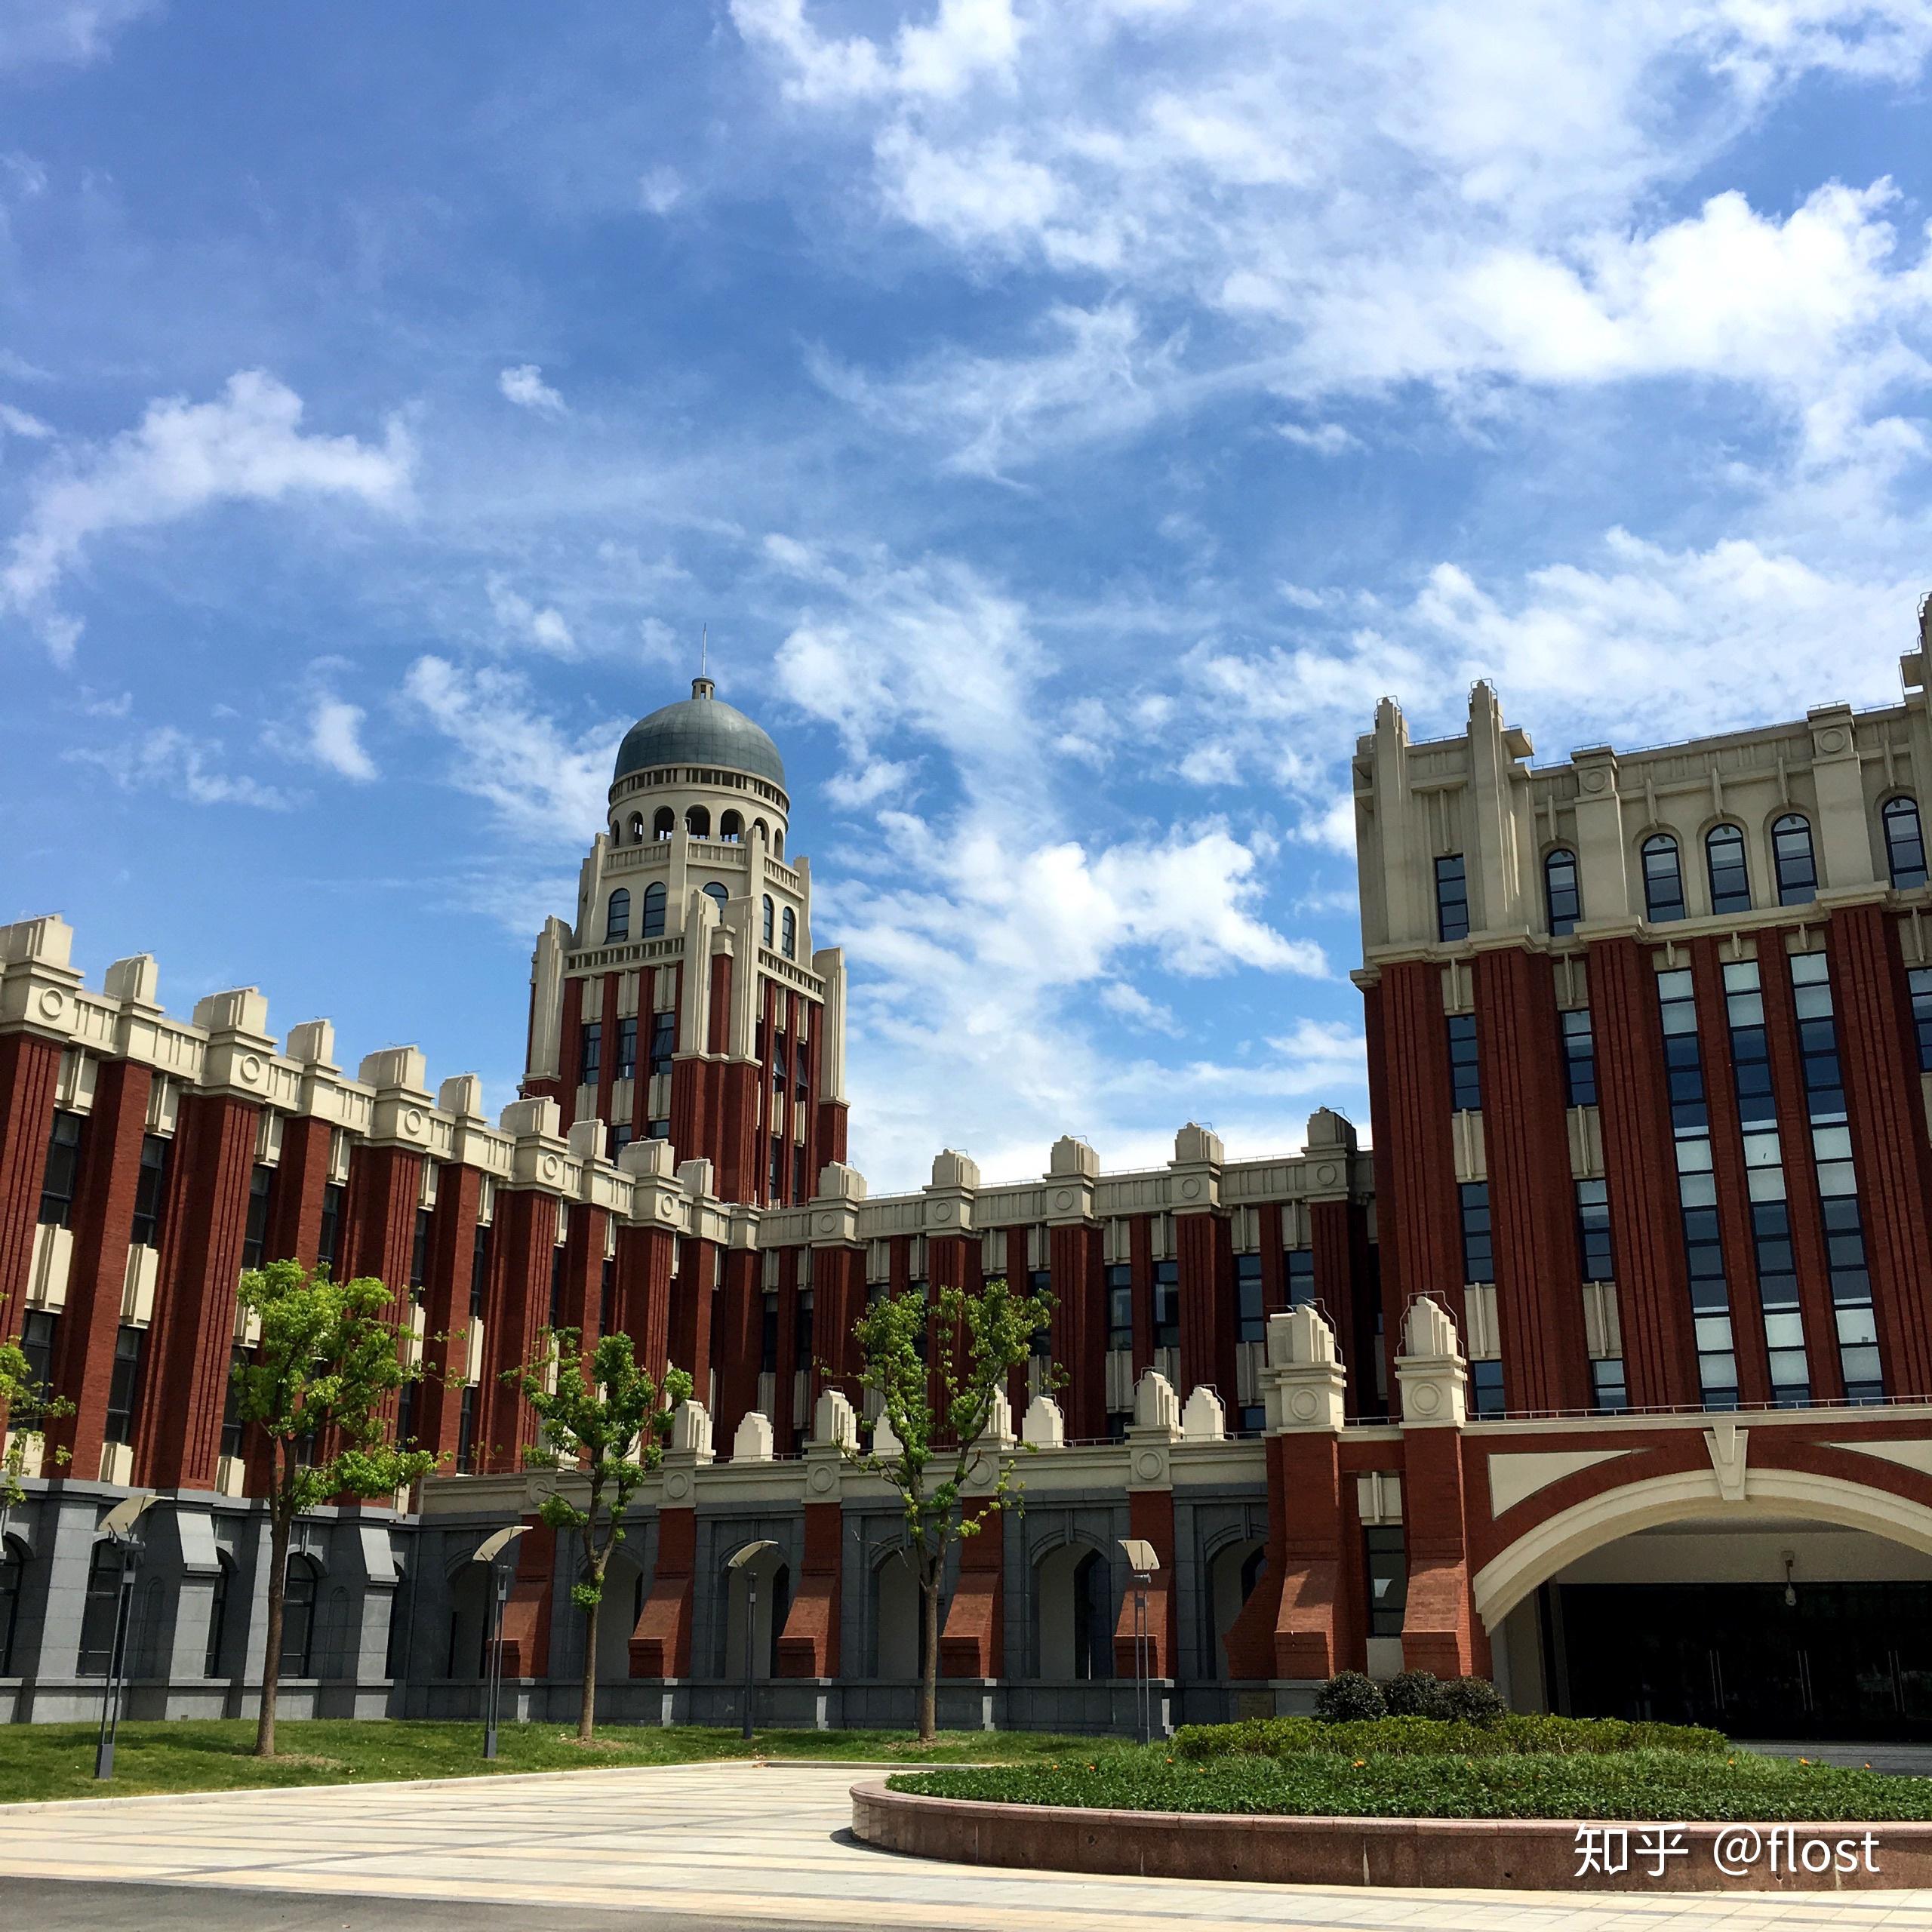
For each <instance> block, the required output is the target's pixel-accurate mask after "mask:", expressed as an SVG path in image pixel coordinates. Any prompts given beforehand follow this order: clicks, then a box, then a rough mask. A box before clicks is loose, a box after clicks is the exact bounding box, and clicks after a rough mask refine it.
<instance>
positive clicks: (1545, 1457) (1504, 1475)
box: [1489, 1449, 1631, 1517]
mask: <svg viewBox="0 0 1932 1932" xmlns="http://www.w3.org/2000/svg"><path fill="white" fill-rule="evenodd" d="M1630 1453H1631V1452H1630V1451H1629V1450H1628V1449H1554V1450H1544V1451H1536V1450H1534V1449H1526V1450H1516V1451H1510V1452H1508V1453H1506V1454H1503V1455H1500V1456H1492V1457H1490V1459H1489V1513H1490V1515H1491V1516H1493V1517H1494V1516H1500V1515H1503V1513H1504V1512H1505V1511H1506V1510H1510V1509H1515V1506H1516V1505H1517V1504H1518V1503H1521V1501H1522V1500H1524V1498H1525V1497H1531V1496H1534V1495H1535V1494H1537V1491H1539V1490H1544V1489H1547V1488H1548V1487H1549V1486H1550V1484H1552V1483H1555V1482H1561V1481H1562V1480H1563V1478H1564V1477H1565V1476H1572V1475H1575V1474H1576V1473H1577V1471H1578V1470H1579V1469H1595V1467H1596V1466H1597V1465H1598V1463H1614V1461H1616V1460H1617V1457H1620V1456H1627V1455H1629V1454H1630Z"/></svg>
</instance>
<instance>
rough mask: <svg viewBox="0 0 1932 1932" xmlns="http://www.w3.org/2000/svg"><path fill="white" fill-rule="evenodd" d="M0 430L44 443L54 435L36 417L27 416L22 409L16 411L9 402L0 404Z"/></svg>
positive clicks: (48, 427)
mask: <svg viewBox="0 0 1932 1932" xmlns="http://www.w3.org/2000/svg"><path fill="white" fill-rule="evenodd" d="M0 429H5V431H6V432H7V433H8V435H11V436H25V437H27V438H29V439H30V440H32V441H35V442H44V441H46V439H47V438H48V437H49V436H51V435H53V433H54V432H53V429H51V427H50V426H48V424H47V423H43V422H42V420H40V418H39V417H38V416H29V414H27V412H26V411H25V410H24V409H16V408H14V405H12V404H11V402H0Z"/></svg>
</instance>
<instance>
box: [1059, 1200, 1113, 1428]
mask: <svg viewBox="0 0 1932 1932" xmlns="http://www.w3.org/2000/svg"><path fill="white" fill-rule="evenodd" d="M1102 1254H1103V1249H1102V1243H1101V1235H1100V1229H1098V1228H1095V1227H1088V1226H1085V1225H1084V1223H1080V1222H1077V1221H1076V1222H1072V1223H1067V1224H1066V1225H1063V1226H1058V1227H1054V1228H1050V1229H1048V1232H1047V1259H1048V1267H1049V1269H1050V1270H1051V1273H1052V1275H1053V1278H1054V1298H1055V1300H1057V1303H1059V1306H1057V1308H1056V1309H1054V1361H1055V1362H1056V1363H1057V1364H1059V1366H1060V1367H1062V1368H1063V1369H1065V1370H1066V1386H1065V1387H1064V1388H1063V1389H1061V1390H1060V1392H1059V1393H1058V1395H1057V1396H1056V1398H1055V1399H1056V1400H1057V1401H1059V1402H1060V1403H1061V1404H1063V1406H1064V1408H1065V1411H1066V1433H1067V1436H1068V1438H1069V1440H1070V1441H1076V1442H1078V1441H1086V1440H1088V1439H1091V1438H1094V1437H1097V1436H1102V1435H1106V1432H1107V1386H1106V1353H1107V1308H1106V1275H1105V1273H1104V1272H1103V1266H1104V1264H1103V1260H1102Z"/></svg>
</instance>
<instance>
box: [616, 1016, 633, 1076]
mask: <svg viewBox="0 0 1932 1932" xmlns="http://www.w3.org/2000/svg"><path fill="white" fill-rule="evenodd" d="M614 1072H615V1076H616V1078H618V1079H620V1080H631V1079H634V1078H635V1077H636V1075H637V1015H636V1014H635V1013H631V1014H626V1015H625V1016H624V1017H623V1018H622V1019H620V1020H619V1021H618V1022H617V1066H616V1068H615V1069H614Z"/></svg>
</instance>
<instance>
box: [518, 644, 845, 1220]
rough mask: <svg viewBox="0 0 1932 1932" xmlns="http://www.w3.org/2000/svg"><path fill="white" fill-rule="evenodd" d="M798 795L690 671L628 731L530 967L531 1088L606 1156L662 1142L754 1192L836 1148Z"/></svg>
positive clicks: (840, 1001)
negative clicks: (571, 904) (795, 828)
mask: <svg viewBox="0 0 1932 1932" xmlns="http://www.w3.org/2000/svg"><path fill="white" fill-rule="evenodd" d="M791 808H792V801H791V798H790V796H789V794H788V793H787V792H786V788H785V761H784V759H783V758H782V757H781V756H780V753H779V750H778V747H777V745H775V744H774V743H773V742H772V740H771V737H770V735H769V734H768V733H767V732H766V731H764V729H763V728H762V727H761V726H760V725H758V724H756V723H755V722H754V721H752V719H751V718H748V717H746V715H745V714H744V713H743V712H742V711H740V710H739V709H737V707H736V706H733V705H730V704H728V703H725V702H724V700H723V699H721V698H720V697H718V694H717V688H716V686H715V685H714V684H713V683H712V681H711V679H710V678H704V677H700V678H694V679H693V681H692V683H691V696H690V697H688V698H685V699H681V700H678V702H677V703H672V704H667V705H665V706H663V707H662V708H661V709H658V710H657V711H654V712H651V714H650V715H649V716H648V717H645V718H640V719H639V720H638V722H637V723H636V724H633V725H632V727H631V728H630V730H629V731H628V732H626V734H625V735H624V740H623V743H622V745H621V746H620V747H619V748H618V751H617V761H616V764H615V765H614V768H613V771H612V773H611V789H610V794H609V817H608V825H607V828H606V829H605V830H604V831H602V832H598V835H597V836H596V838H595V840H594V841H592V846H591V849H590V851H589V854H587V855H586V858H585V860H584V862H583V871H582V873H581V875H580V880H579V884H578V890H577V917H576V919H575V921H574V922H573V923H570V924H566V923H565V921H562V920H561V919H552V920H550V921H549V922H548V923H547V924H546V926H545V928H544V930H543V934H542V935H541V937H540V938H539V939H538V941H537V952H536V956H535V958H534V961H533V965H532V971H531V1035H530V1055H529V1060H528V1066H527V1067H526V1069H525V1078H524V1082H523V1092H524V1094H525V1097H526V1098H535V1097H540V1096H546V1095H547V1096H549V1097H553V1098H555V1100H556V1101H557V1102H558V1106H559V1107H560V1108H561V1110H562V1114H563V1124H564V1125H565V1128H571V1127H572V1126H574V1125H575V1124H577V1123H579V1122H581V1121H592V1120H594V1121H598V1123H600V1124H601V1133H600V1134H599V1136H598V1144H599V1150H600V1151H601V1152H603V1153H604V1154H605V1155H606V1157H607V1158H611V1159H616V1158H617V1157H618V1155H620V1153H621V1152H623V1149H625V1148H626V1146H629V1145H631V1144H632V1143H641V1142H647V1141H668V1142H669V1143H670V1146H671V1148H672V1150H673V1151H672V1157H671V1158H672V1160H673V1161H675V1162H677V1163H681V1162H683V1161H688V1160H694V1159H706V1160H709V1161H710V1162H711V1163H712V1187H713V1189H714V1190H715V1192H717V1193H718V1195H721V1196H722V1197H723V1198H724V1199H726V1200H728V1201H749V1202H752V1203H755V1204H758V1205H761V1206H772V1205H789V1204H793V1203H795V1202H798V1201H804V1200H806V1199H808V1198H810V1197H811V1195H812V1194H813V1193H814V1192H816V1191H817V1181H818V1176H819V1174H820V1170H821V1169H822V1168H823V1167H824V1166H825V1165H826V1164H827V1163H828V1162H829V1161H842V1160H843V1159H844V1156H845V1101H844V989H845V977H844V961H843V959H842V957H841V955H840V954H839V952H838V951H837V950H836V949H828V950H826V951H822V952H816V953H815V952H814V951H813V949H812V943H811V861H810V860H808V859H796V860H794V859H793V858H792V857H789V854H788V852H787V839H788V837H789V832H790V820H791ZM629 1158H630V1159H631V1161H632V1164H635V1160H637V1159H639V1158H648V1160H650V1161H653V1162H656V1161H658V1160H660V1158H662V1156H660V1155H657V1154H651V1155H648V1156H647V1155H638V1156H636V1157H629Z"/></svg>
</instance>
